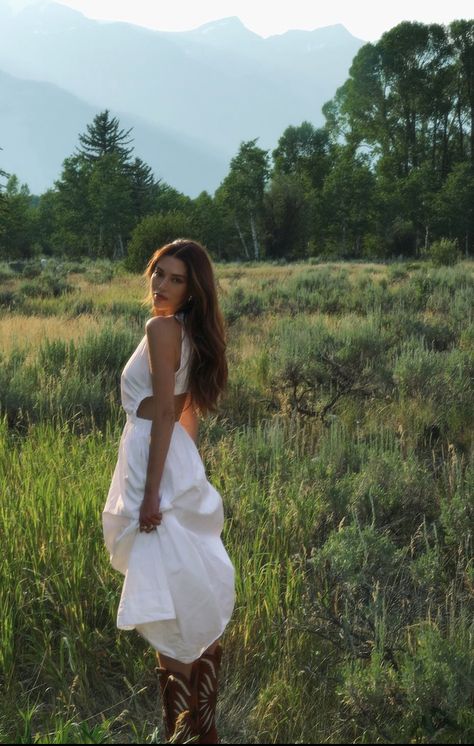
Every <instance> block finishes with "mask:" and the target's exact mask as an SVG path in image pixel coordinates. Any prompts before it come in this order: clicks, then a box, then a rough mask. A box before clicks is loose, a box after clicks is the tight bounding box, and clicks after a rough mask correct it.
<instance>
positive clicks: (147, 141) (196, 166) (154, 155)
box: [0, 71, 228, 196]
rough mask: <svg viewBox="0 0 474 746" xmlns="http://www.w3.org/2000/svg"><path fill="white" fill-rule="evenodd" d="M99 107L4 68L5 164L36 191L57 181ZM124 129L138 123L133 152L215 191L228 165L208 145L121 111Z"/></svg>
mask: <svg viewBox="0 0 474 746" xmlns="http://www.w3.org/2000/svg"><path fill="white" fill-rule="evenodd" d="M96 114H97V108H96V107H94V106H91V105H90V104H87V103H85V102H84V101H82V100H81V99H79V98H77V97H76V96H73V95H72V94H70V93H68V92H67V91H63V90H61V89H60V88H58V87H57V86H54V85H51V84H50V83H39V82H36V81H31V80H21V79H19V78H16V77H14V76H12V75H8V74H7V73H4V72H2V71H0V147H2V148H3V150H2V151H1V152H0V165H1V167H2V168H3V169H4V170H5V171H7V172H9V173H16V174H17V176H18V178H19V179H20V181H21V182H26V183H27V184H28V186H29V187H30V190H31V191H32V192H33V193H34V194H41V193H42V192H44V191H45V190H46V189H48V188H49V187H51V186H53V182H54V180H55V179H57V178H59V175H60V173H61V164H62V162H63V160H64V158H66V157H67V156H69V155H72V154H73V153H74V152H75V149H76V146H77V145H78V144H79V133H80V132H85V131H86V125H87V124H89V123H91V122H92V120H93V118H94V116H95V115H96ZM111 114H112V115H113V116H118V117H119V119H120V124H121V127H122V128H123V129H126V130H127V129H129V128H130V127H133V130H132V132H131V136H132V137H133V140H134V143H133V144H134V148H135V150H134V154H135V155H137V156H139V157H141V158H143V160H145V161H146V162H147V163H148V164H149V165H150V166H151V167H152V168H153V170H154V172H155V176H157V177H159V178H162V179H164V181H166V182H167V183H169V184H171V185H172V186H174V187H175V188H176V189H179V190H180V191H182V192H184V193H185V194H189V195H190V196H197V195H198V194H199V193H200V192H201V191H202V190H203V189H207V190H208V191H209V192H211V193H212V192H213V190H214V188H215V184H216V183H218V182H219V180H220V178H221V174H222V173H223V172H225V170H226V168H227V167H228V164H227V162H226V161H225V160H224V158H221V159H220V160H219V158H218V157H217V156H216V155H215V153H214V152H213V150H211V148H209V147H208V146H206V145H204V144H202V143H199V142H198V141H197V140H192V139H191V138H189V137H185V136H181V137H180V136H177V135H176V134H174V133H172V132H169V131H167V130H166V129H165V128H163V127H159V126H158V125H152V124H149V123H147V122H144V121H142V120H140V119H139V118H138V117H133V116H131V115H130V114H127V113H122V112H119V111H111Z"/></svg>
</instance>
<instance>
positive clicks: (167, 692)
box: [155, 667, 199, 743]
mask: <svg viewBox="0 0 474 746" xmlns="http://www.w3.org/2000/svg"><path fill="white" fill-rule="evenodd" d="M155 670H156V672H157V673H158V675H159V678H160V688H161V697H162V709H163V723H164V725H165V732H166V739H167V742H168V743H198V740H197V739H198V737H199V709H198V700H197V676H198V672H197V670H196V669H195V668H194V667H193V669H192V671H191V679H190V681H188V679H187V678H186V676H184V674H182V673H178V672H177V671H169V670H168V669H167V668H160V667H157V668H156V669H155Z"/></svg>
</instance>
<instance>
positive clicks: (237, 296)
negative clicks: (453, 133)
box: [0, 263, 474, 743]
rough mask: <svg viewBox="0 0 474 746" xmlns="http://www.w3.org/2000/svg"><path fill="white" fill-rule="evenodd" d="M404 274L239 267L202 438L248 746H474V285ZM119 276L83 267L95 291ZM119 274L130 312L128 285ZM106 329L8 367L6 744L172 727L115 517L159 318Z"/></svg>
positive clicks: (2, 363) (3, 567)
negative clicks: (222, 376) (137, 361)
mask: <svg viewBox="0 0 474 746" xmlns="http://www.w3.org/2000/svg"><path fill="white" fill-rule="evenodd" d="M464 264H466V263H464ZM467 268H468V269H469V270H471V268H470V266H468V267H467ZM377 269H380V268H377ZM395 269H396V271H395ZM395 269H392V270H391V271H389V270H382V269H380V271H378V272H376V273H375V272H374V273H372V272H370V267H363V268H361V267H358V266H355V265H354V266H353V265H342V266H334V267H331V266H329V267H325V266H323V267H319V266H316V267H314V266H312V267H307V266H306V267H305V266H298V265H294V266H292V267H282V266H275V267H273V266H266V267H253V266H249V267H238V266H236V267H231V266H226V267H220V268H218V274H219V276H220V278H221V279H222V285H225V282H227V281H228V280H229V281H231V282H232V283H233V284H234V290H231V289H228V291H227V295H225V294H224V298H223V305H224V310H225V313H226V318H227V323H228V328H229V362H230V373H231V377H230V385H229V389H228V391H227V394H226V396H225V397H224V398H223V400H222V403H221V411H220V414H219V416H214V417H210V418H209V419H207V420H204V421H203V422H202V423H201V428H200V442H199V448H200V452H201V454H202V457H203V460H204V463H205V466H206V471H207V474H208V477H209V479H210V481H211V482H212V483H213V484H214V485H215V487H216V488H217V489H218V490H219V491H220V493H221V494H222V496H223V499H224V506H225V513H226V524H225V529H224V535H223V540H224V543H225V545H226V548H227V550H228V552H229V554H230V556H231V558H232V560H233V562H234V565H235V568H236V582H237V605H236V609H235V612H234V615H233V618H232V620H231V622H230V624H229V626H228V628H227V630H226V633H225V638H224V649H225V657H224V668H223V673H222V689H221V692H222V693H221V698H220V705H219V722H218V725H219V728H220V731H221V736H222V740H223V741H225V742H230V743H232V742H242V743H244V742H248V743H333V742H334V743H336V742H337V743H341V742H342V743H352V742H361V743H373V742H383V743H393V742H411V743H426V742H430V743H431V742H432V743H437V742H440V743H469V742H472V740H473V737H474V716H473V707H472V705H473V701H474V683H473V682H474V643H473V641H474V634H473V633H474V627H473V622H472V620H473V613H472V612H473V609H474V602H473V592H474V563H473V546H472V543H473V535H472V530H473V526H474V513H473V503H472V494H473V491H474V467H473V459H472V456H473V441H472V431H473V428H472V415H473V407H472V404H473V398H472V397H473V394H472V385H471V384H472V373H473V367H472V366H473V362H472V361H473V357H472V350H473V346H472V342H473V337H472V326H471V320H472V318H471V315H470V310H469V311H468V305H469V303H470V301H472V295H473V293H474V283H472V281H471V275H470V272H468V271H467V270H466V266H465V267H464V269H463V270H462V272H460V271H459V269H458V267H454V268H449V269H445V270H441V269H440V270H432V269H425V268H421V269H417V270H416V271H415V270H410V269H409V268H408V267H406V265H400V266H399V267H396V268H395ZM99 270H100V271H99ZM106 270H107V271H108V269H107V267H105V268H103V267H102V268H98V271H97V275H94V273H93V272H92V270H90V272H91V276H90V277H89V279H87V277H85V273H81V274H80V277H81V283H83V285H82V287H83V290H84V294H85V291H87V289H88V288H89V284H91V285H92V284H94V286H95V287H100V285H99V284H98V281H99V280H100V281H101V282H105V281H107V272H106ZM93 275H94V276H93ZM415 277H418V278H420V279H417V280H416V281H415V279H414V278H415ZM33 279H34V278H33ZM69 280H70V281H71V278H69ZM384 280H385V282H384ZM108 281H109V282H110V288H109V290H108V291H107V292H108V293H109V297H110V298H112V297H113V296H114V291H113V289H112V288H113V285H114V282H120V284H122V285H123V282H124V277H123V276H121V275H119V276H118V277H114V276H113V273H112V275H111V276H109V280H108ZM9 282H12V287H13V290H12V292H16V290H15V287H14V282H15V280H9ZM132 285H133V281H131V286H132ZM134 287H135V292H136V297H135V298H133V297H132V298H125V299H123V301H122V302H123V303H124V304H127V303H135V302H138V297H137V296H138V286H137V285H135V286H134ZM235 287H237V288H238V287H241V288H242V292H239V293H237V290H236V289H235ZM223 293H224V288H223ZM448 296H449V298H450V304H449V308H448V311H446V308H447V306H446V300H445V299H446V298H447V297H448ZM43 300H44V302H46V301H48V302H50V303H51V305H50V307H49V310H52V311H54V309H55V310H56V311H57V312H58V313H63V310H64V309H63V306H62V305H61V304H62V302H63V301H62V299H61V297H57V298H50V299H43ZM102 300H103V298H96V302H97V305H100V303H101V302H102ZM411 301H413V302H412V304H411V305H410V303H411ZM53 304H56V306H54V305H53ZM38 309H39V311H41V310H42V309H41V307H38ZM462 311H464V313H462ZM18 318H20V317H19V316H18V315H17V314H16V312H15V311H14V310H6V311H5V312H4V316H3V318H2V319H1V320H0V329H2V330H3V333H4V334H6V330H7V329H8V326H7V324H8V320H9V319H10V320H11V324H12V328H14V325H15V323H19V322H18V320H16V319H18ZM41 318H43V320H44V323H45V324H50V323H51V317H50V316H49V317H48V316H47V315H45V316H38V317H35V318H34V325H35V328H37V327H38V324H39V323H40V319H41ZM52 318H54V316H53V317H52ZM60 318H65V317H64V316H62V317H60ZM91 318H93V319H94V321H93V322H91V326H90V328H88V325H87V323H86V322H85V321H84V322H83V327H82V333H81V334H79V335H76V336H74V335H71V334H70V332H68V331H67V323H66V321H65V322H64V323H65V327H64V330H63V332H62V333H61V330H59V329H58V330H57V334H56V338H54V337H53V335H47V338H44V339H42V338H41V335H39V336H38V337H37V341H36V342H34V341H33V340H32V342H31V344H30V346H29V347H28V346H27V349H25V346H23V347H21V346H18V347H16V346H15V345H14V344H10V343H9V345H10V346H9V347H8V348H7V349H5V350H4V352H3V355H2V357H1V358H0V475H1V479H0V525H1V526H2V553H1V555H0V604H1V608H2V610H3V614H2V617H1V620H2V621H1V624H0V685H1V694H0V698H1V706H0V740H2V742H7V741H12V742H16V743H32V742H42V743H99V742H117V743H126V742H134V743H136V742H157V741H158V740H159V739H160V735H161V733H162V730H161V716H160V704H159V701H158V696H157V693H158V687H157V681H156V678H155V674H154V671H153V668H154V665H155V660H154V656H153V651H152V650H151V649H150V648H148V647H147V646H146V645H145V643H144V641H143V640H142V639H141V638H140V637H139V636H138V635H136V634H134V633H130V632H121V631H118V630H117V629H116V627H115V617H116V611H117V605H118V599H119V596H120V591H121V581H122V578H121V576H119V575H118V574H117V573H116V572H114V571H113V570H112V569H111V567H110V564H109V560H108V556H107V553H106V550H105V547H104V545H103V539H102V533H101V520H100V513H101V510H102V507H103V504H104V501H105V497H106V494H107V490H108V487H109V484H110V479H111V475H112V471H113V467H114V464H115V460H116V457H117V446H118V440H119V437H120V432H121V428H122V425H123V421H124V420H123V413H122V412H121V410H120V407H119V401H118V376H119V373H120V370H121V367H122V365H123V363H124V362H125V360H126V359H127V357H128V356H129V354H130V352H131V350H132V349H133V347H134V345H135V344H136V343H137V342H138V340H139V338H140V335H141V334H142V333H143V327H142V326H141V322H140V323H138V321H137V320H135V321H130V320H129V319H122V322H123V323H118V324H115V325H114V326H110V325H109V323H110V318H109V317H108V316H107V315H106V314H104V315H103V316H101V315H98V316H93V317H91ZM45 328H46V327H45ZM50 328H51V329H53V328H54V329H55V330H56V327H53V326H51V327H50ZM9 339H10V338H9Z"/></svg>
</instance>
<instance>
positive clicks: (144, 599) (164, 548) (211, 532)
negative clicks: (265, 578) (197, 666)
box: [102, 414, 235, 663]
mask: <svg viewBox="0 0 474 746" xmlns="http://www.w3.org/2000/svg"><path fill="white" fill-rule="evenodd" d="M151 424H152V423H151V420H145V419H142V418H140V417H137V416H136V415H130V414H127V422H126V424H125V427H124V429H123V432H122V436H121V438H120V444H119V453H118V459H117V463H116V466H115V470H114V474H113V477H112V482H111V484H110V489H109V493H108V496H107V501H106V504H105V507H104V510H103V513H102V524H103V532H104V541H105V544H106V547H107V549H108V551H109V554H110V561H111V564H112V567H113V568H115V569H116V570H118V571H119V572H121V573H122V574H123V575H124V576H125V577H124V583H123V588H122V594H121V598H120V603H119V607H118V612H117V627H118V628H119V629H124V630H130V629H136V630H137V631H138V632H139V633H140V634H141V635H142V636H143V637H144V638H145V639H146V640H147V641H148V642H149V643H150V644H151V645H152V646H153V647H154V648H155V649H156V650H158V651H159V652H160V653H163V654H164V655H167V656H169V657H171V658H174V659H176V660H179V661H181V662H183V663H191V662H192V661H194V660H196V659H197V658H199V657H200V656H201V655H202V653H203V652H204V651H205V650H206V648H208V647H209V646H210V645H211V644H212V643H213V642H214V641H215V640H217V638H218V637H220V636H221V634H222V633H223V631H224V629H225V627H226V625H227V623H228V621H229V619H230V617H231V615H232V611H233V608H234V602H235V590H234V588H235V584H234V567H233V565H232V562H231V561H230V559H229V556H228V554H227V552H226V550H225V548H224V545H223V543H222V541H221V538H220V536H221V532H222V528H223V525H224V511H223V505H222V498H221V496H220V494H219V492H218V491H217V490H216V489H215V488H214V487H213V486H212V484H211V483H210V482H209V481H208V479H207V477H206V473H205V468H204V464H203V462H202V459H201V456H200V455H199V451H198V450H197V448H196V444H195V443H194V440H193V439H192V438H191V436H190V435H189V433H188V432H187V431H186V430H185V428H184V427H183V426H182V425H181V424H180V423H179V422H175V424H174V428H173V431H172V435H171V441H170V446H169V450H168V453H167V456H166V461H165V465H164V469H163V475H162V479H161V484H160V495H161V503H160V511H161V513H162V516H163V517H162V522H161V525H160V526H157V528H156V530H154V531H151V532H150V533H146V532H140V530H139V511H140V506H141V503H142V500H143V495H144V491H145V482H146V474H147V466H148V456H149V447H150V432H151Z"/></svg>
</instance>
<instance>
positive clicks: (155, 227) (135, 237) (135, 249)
mask: <svg viewBox="0 0 474 746" xmlns="http://www.w3.org/2000/svg"><path fill="white" fill-rule="evenodd" d="M190 230H191V221H190V220H189V217H188V216H187V215H185V214H184V213H182V212H170V213H167V214H163V213H160V214H155V215H147V217H145V218H143V220H141V221H140V222H139V223H138V225H137V226H136V227H135V229H134V231H133V233H132V237H131V239H130V243H129V245H128V254H127V258H126V260H125V264H126V266H127V269H129V270H130V271H131V272H143V271H144V269H145V266H146V263H147V262H148V260H149V258H150V257H151V255H152V254H153V252H154V251H156V249H158V248H159V247H160V246H163V245H164V244H165V243H170V242H171V241H174V240H175V239H176V238H180V237H186V236H187V235H189V233H190Z"/></svg>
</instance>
